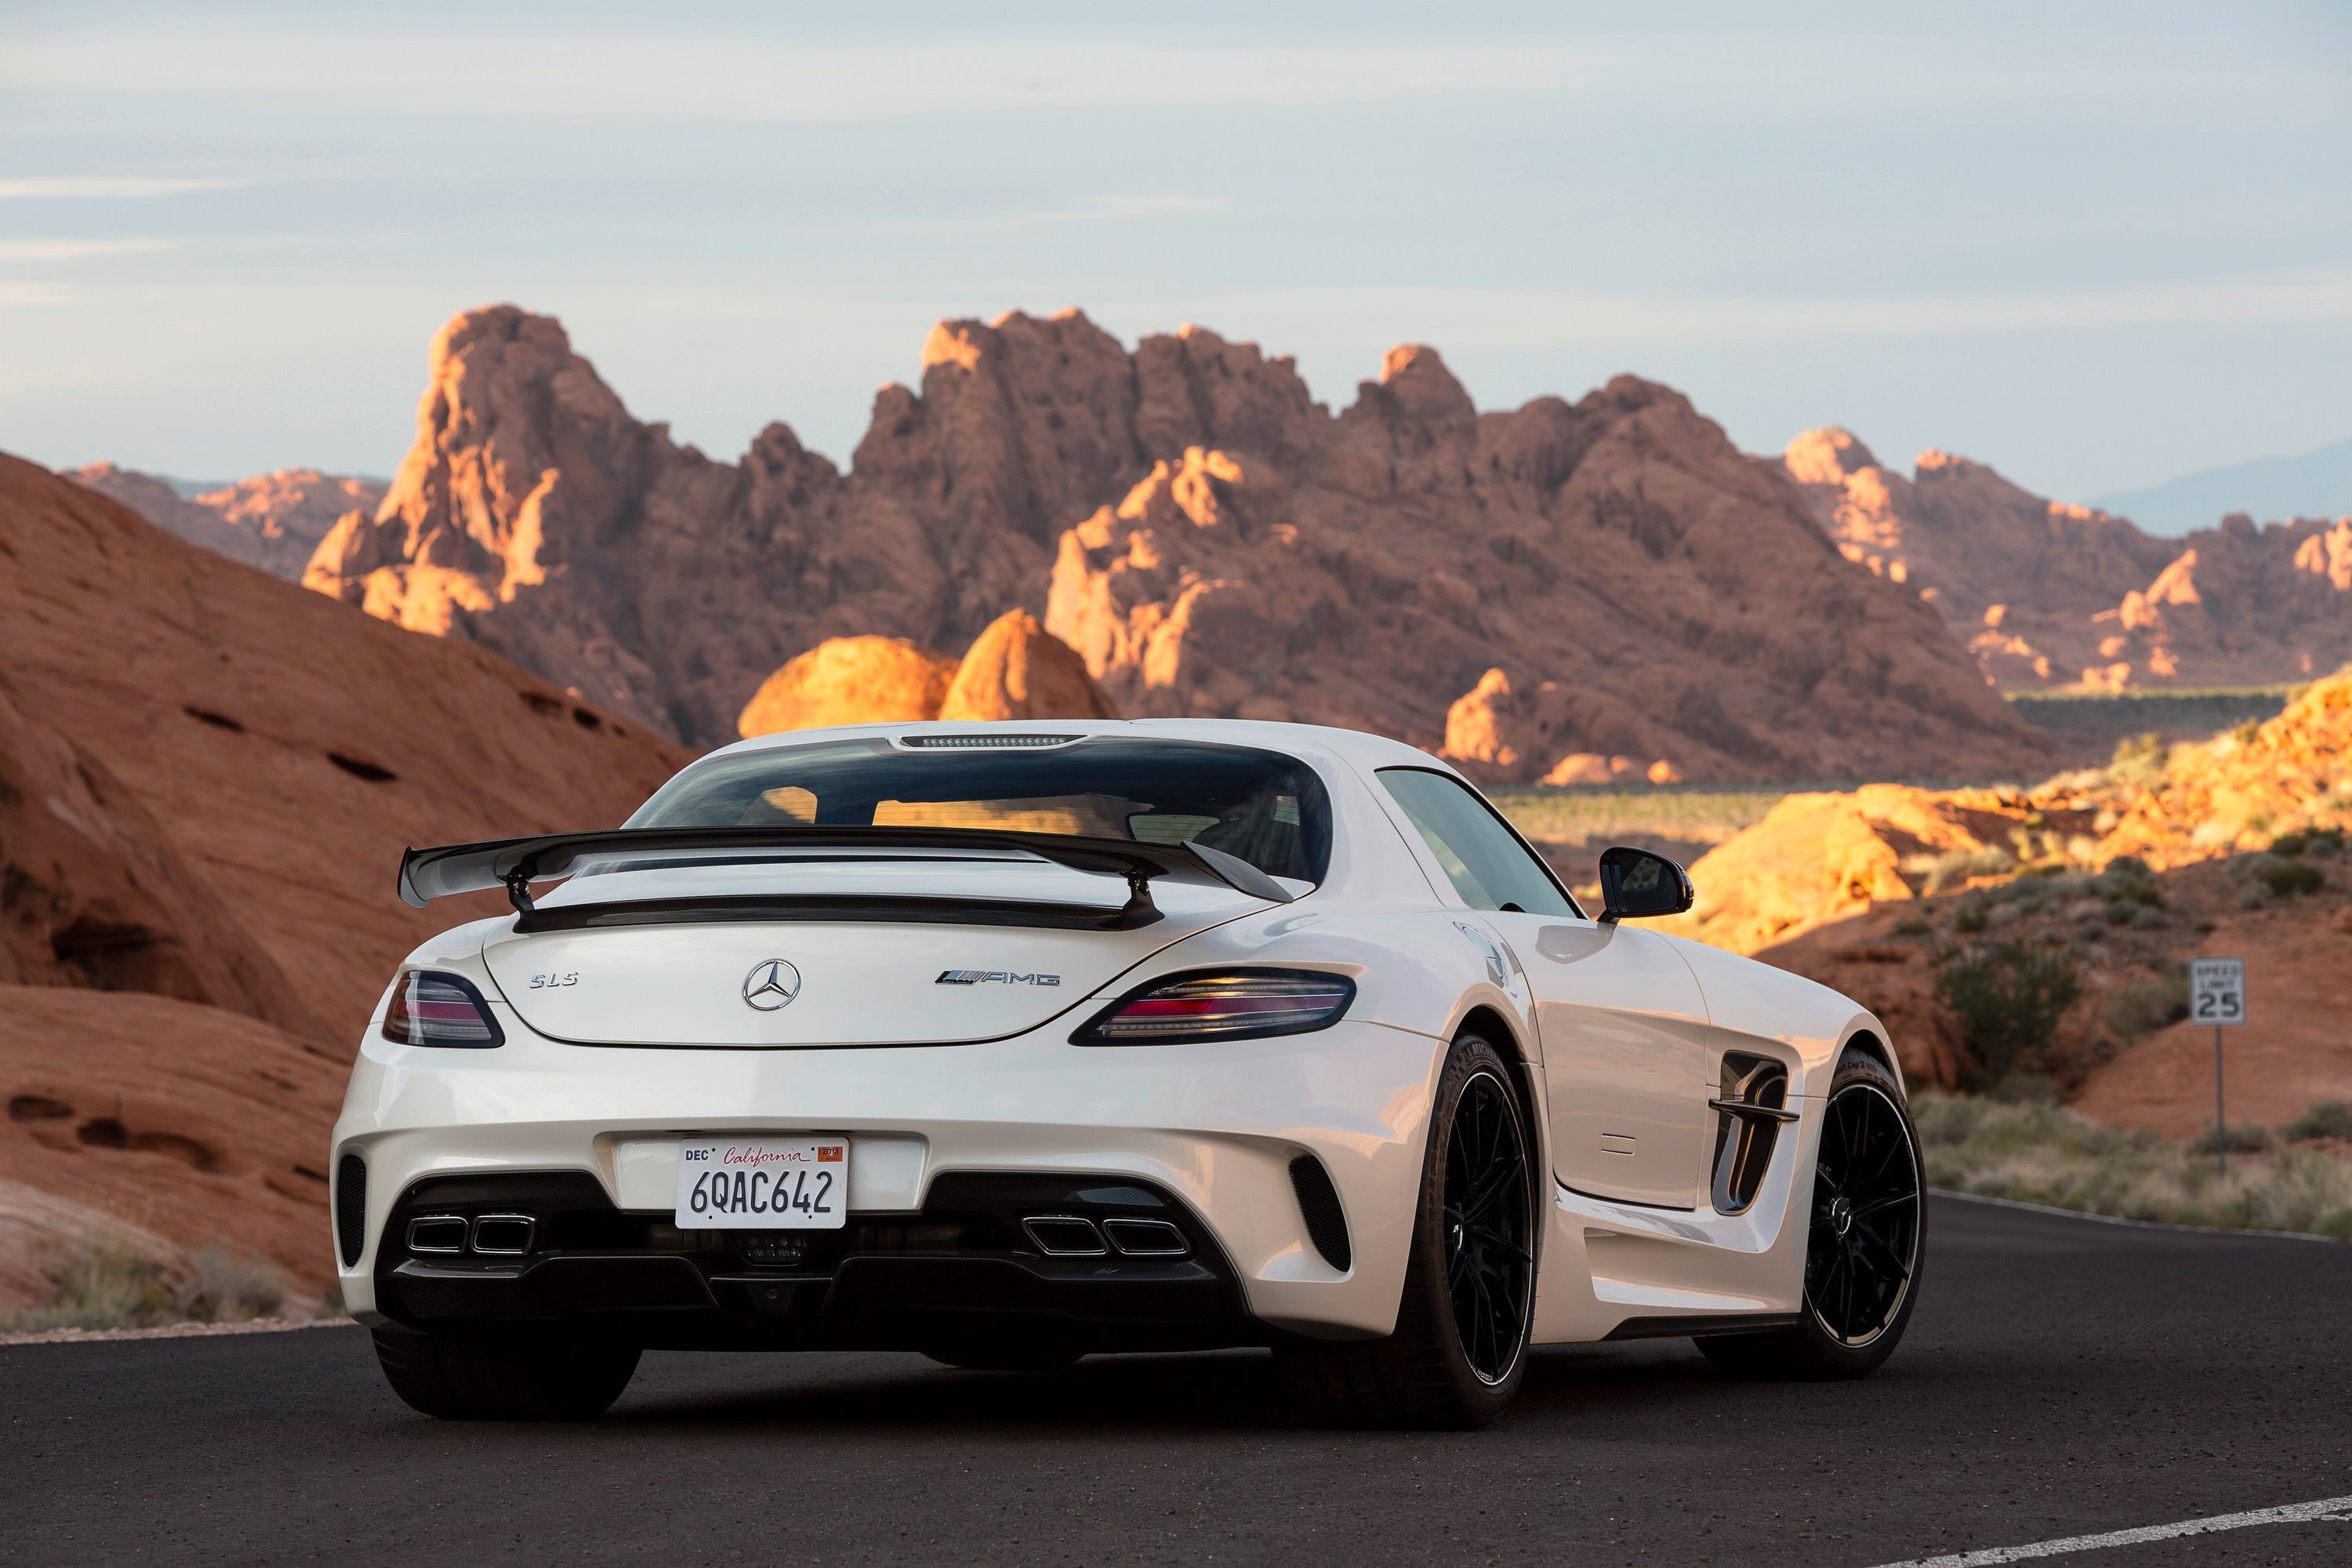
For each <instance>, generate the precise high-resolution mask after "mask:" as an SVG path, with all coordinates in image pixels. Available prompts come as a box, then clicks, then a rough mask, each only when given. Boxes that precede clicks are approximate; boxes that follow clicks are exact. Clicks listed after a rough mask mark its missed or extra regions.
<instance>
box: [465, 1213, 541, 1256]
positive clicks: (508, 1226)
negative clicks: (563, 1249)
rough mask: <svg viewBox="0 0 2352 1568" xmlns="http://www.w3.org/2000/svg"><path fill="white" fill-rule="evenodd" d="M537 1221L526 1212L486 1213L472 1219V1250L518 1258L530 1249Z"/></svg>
mask: <svg viewBox="0 0 2352 1568" xmlns="http://www.w3.org/2000/svg"><path fill="white" fill-rule="evenodd" d="M538 1225H539V1221H538V1220H536V1219H534V1218H533V1217H532V1216H531V1215H527V1214H486V1215H480V1216H478V1218H476V1219H475V1221H474V1250H475V1251H476V1252H480V1253H488V1254H489V1255H490V1256H492V1257H497V1258H520V1256H522V1255H523V1254H524V1253H526V1252H529V1251H530V1234H531V1232H532V1231H533V1230H534V1229H535V1228H537V1226H538Z"/></svg>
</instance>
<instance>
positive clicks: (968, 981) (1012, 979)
mask: <svg viewBox="0 0 2352 1568" xmlns="http://www.w3.org/2000/svg"><path fill="white" fill-rule="evenodd" d="M989 981H994V982H996V983H997V984H1001V985H1059V984H1061V983H1062V977H1061V976H1060V975H1058V974H1013V973H1007V972H1006V971H1004V970H1002V969H942V970H940V977H939V978H938V979H937V980H934V981H932V982H931V984H934V985H980V984H985V983H987V982H989Z"/></svg>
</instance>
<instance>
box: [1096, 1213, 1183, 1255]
mask: <svg viewBox="0 0 2352 1568" xmlns="http://www.w3.org/2000/svg"><path fill="white" fill-rule="evenodd" d="M1102 1227H1103V1234H1104V1235H1105V1236H1107V1237H1110V1244H1111V1245H1112V1246H1113V1247H1118V1250H1119V1252H1120V1254H1121V1256H1123V1257H1127V1258H1181V1257H1183V1256H1184V1255H1185V1254H1186V1253H1188V1252H1190V1251H1192V1243H1190V1242H1188V1241H1186V1240H1185V1239H1184V1233H1183V1232H1182V1231H1181V1230H1179V1229H1177V1228H1176V1226H1173V1225H1171V1224H1170V1223H1169V1222H1168V1221H1167V1220H1164V1219H1107V1220H1105V1221H1103V1226H1102Z"/></svg>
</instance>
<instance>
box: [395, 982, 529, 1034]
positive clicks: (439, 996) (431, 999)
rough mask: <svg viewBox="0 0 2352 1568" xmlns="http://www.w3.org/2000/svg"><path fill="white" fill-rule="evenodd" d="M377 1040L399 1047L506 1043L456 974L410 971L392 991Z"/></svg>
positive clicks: (471, 989) (485, 1007) (469, 984)
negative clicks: (400, 1045) (396, 1044)
mask: <svg viewBox="0 0 2352 1568" xmlns="http://www.w3.org/2000/svg"><path fill="white" fill-rule="evenodd" d="M383 1037H384V1038H385V1039H387V1040H396V1041H398V1042H399V1043H400V1044H402V1045H404V1046H471V1047H488V1046H503V1045H505V1044H506V1043H507V1037H506V1035H505V1033H504V1032H503V1031H501V1030H500V1029H499V1021H498V1020H497V1019H496V1018H493V1017H491V1016H490V1009H489V1007H488V1005H487V1004H486V1003H484V1002H483V1000H482V994H481V993H480V992H478V991H477V990H475V989H474V983H473V982H472V981H470V980H468V979H467V978H466V977H465V976H464V975H462V974H443V973H437V972H436V971H434V970H430V969H412V970H410V971H408V973H405V974H403V975H402V976H401V977H400V984H397V985H395V986H394V987H393V988H392V1000H391V1002H390V1003H388V1004H387V1005H385V1007H384V1010H383Z"/></svg>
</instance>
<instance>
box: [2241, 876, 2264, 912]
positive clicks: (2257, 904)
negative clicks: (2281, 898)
mask: <svg viewBox="0 0 2352 1568" xmlns="http://www.w3.org/2000/svg"><path fill="white" fill-rule="evenodd" d="M2270 901H2271V890H2270V889H2268V888H2265V887H2263V885H2262V884H2261V883H2260V882H2249V883H2247V884H2246V885H2245V886H2244V887H2242V888H2240V889H2238V907H2239V908H2240V909H2242V910H2259V909H2263V908H2266V907H2268V905H2269V903H2270Z"/></svg>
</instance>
